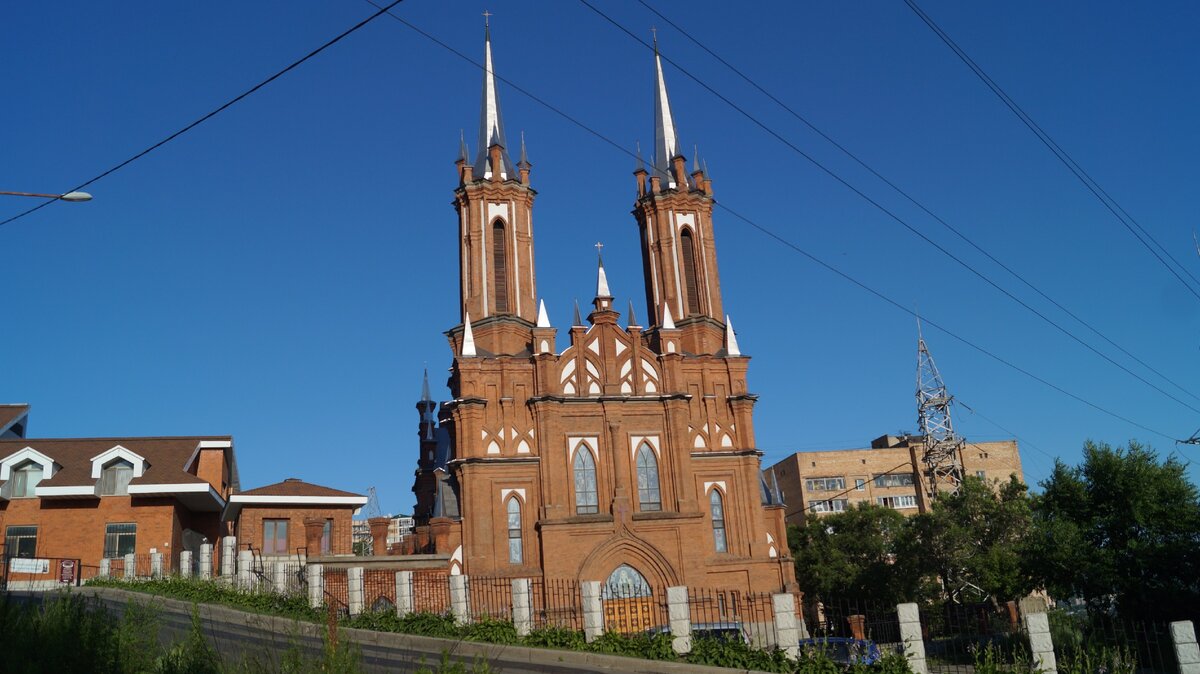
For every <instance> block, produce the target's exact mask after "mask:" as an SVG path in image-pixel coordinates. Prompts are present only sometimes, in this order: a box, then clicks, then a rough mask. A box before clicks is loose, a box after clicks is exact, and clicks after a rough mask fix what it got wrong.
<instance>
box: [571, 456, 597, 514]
mask: <svg viewBox="0 0 1200 674" xmlns="http://www.w3.org/2000/svg"><path fill="white" fill-rule="evenodd" d="M573 468H574V473H575V514H577V515H593V514H595V513H598V512H600V503H599V499H598V498H597V495H596V460H595V459H594V458H592V451H591V450H590V449H589V448H588V447H587V445H580V446H579V449H577V450H575V461H574V466H573Z"/></svg>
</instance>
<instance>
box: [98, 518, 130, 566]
mask: <svg viewBox="0 0 1200 674" xmlns="http://www.w3.org/2000/svg"><path fill="white" fill-rule="evenodd" d="M136 544H137V524H135V523H128V524H109V525H106V526H105V527H104V558H105V559H120V558H122V557H124V556H125V555H132V554H133V553H134V548H135V547H136Z"/></svg>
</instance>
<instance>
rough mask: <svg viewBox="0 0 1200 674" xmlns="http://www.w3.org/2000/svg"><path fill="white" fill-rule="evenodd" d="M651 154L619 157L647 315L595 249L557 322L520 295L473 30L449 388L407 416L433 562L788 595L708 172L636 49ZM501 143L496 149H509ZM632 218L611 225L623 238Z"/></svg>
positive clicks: (528, 237) (533, 297) (516, 175)
mask: <svg viewBox="0 0 1200 674" xmlns="http://www.w3.org/2000/svg"><path fill="white" fill-rule="evenodd" d="M654 66H655V69H656V70H655V75H656V77H655V88H654V123H655V152H654V155H653V157H652V160H651V162H650V166H649V168H648V169H647V168H646V167H643V166H641V165H640V164H641V162H639V166H638V168H637V170H636V171H635V172H634V175H635V177H636V181H637V195H638V196H637V200H636V202H635V204H634V216H635V222H636V232H637V235H638V237H639V241H640V245H641V251H642V259H643V264H644V271H645V281H644V282H645V291H646V304H647V307H648V311H647V312H646V324H645V325H642V324H641V323H640V321H639V320H638V318H636V317H635V316H634V311H633V306H632V304H631V305H630V307H629V312H628V313H627V314H626V315H625V317H624V319H625V320H624V323H625V325H624V326H622V325H621V320H620V319H621V318H622V316H621V314H620V313H618V312H617V311H616V310H615V309H614V307H613V297H612V294H611V293H610V292H609V288H608V281H607V278H606V276H605V270H604V265H603V261H602V260H600V261H599V264H598V266H597V281H596V293H595V299H593V300H592V306H591V311H590V312H589V313H588V314H587V316H586V317H581V316H580V312H579V310H578V307H576V310H575V316H574V320H573V321H572V322H571V324H570V325H569V326H566V329H565V334H562V335H560V334H559V328H556V327H554V326H553V325H552V324H551V322H550V320H549V318H548V315H547V312H546V308H545V305H544V304H543V303H541V302H539V298H538V293H537V285H536V283H537V275H536V273H535V271H534V255H533V248H534V245H533V244H534V242H533V238H534V234H533V206H534V198H535V196H536V194H537V193H536V192H535V191H534V189H533V188H532V186H531V184H530V173H531V168H532V166H531V164H530V163H529V161H528V159H527V157H526V153H525V148H524V143H522V146H521V148H520V155H519V157H518V160H517V161H516V163H514V162H513V161H512V159H511V156H510V152H509V146H508V144H507V141H506V137H505V133H504V123H503V121H502V117H501V111H500V101H499V98H498V96H497V89H496V82H495V79H494V77H493V74H492V73H493V71H492V50H491V39H490V35H488V36H487V37H486V38H485V71H484V78H483V102H482V111H481V120H480V126H479V148H478V152H477V154H476V155H475V156H474V157H471V156H470V154H469V152H468V149H467V147H466V144H465V142H464V143H463V144H462V147H461V150H460V155H459V157H458V161H457V162H456V164H457V167H458V186H457V188H456V189H455V190H454V206H455V209H456V211H457V216H458V222H457V232H458V236H457V239H458V246H459V259H460V274H459V280H460V285H461V315H462V319H463V322H462V324H461V325H458V326H456V327H453V328H451V329H450V330H449V331H448V332H447V333H446V335H447V337H448V338H449V341H450V346H451V349H452V351H453V353H454V360H453V363H452V364H451V368H450V373H451V374H450V378H449V381H448V385H449V388H450V400H448V401H446V402H443V403H441V404H440V406H439V405H437V404H436V403H435V402H434V401H433V400H432V398H431V397H430V395H429V389H428V382H426V387H425V394H424V395H423V396H422V398H423V399H422V400H421V401H420V402H418V403H417V409H418V411H419V412H420V430H419V433H420V438H421V439H420V457H419V459H418V464H417V471H416V480H415V484H414V486H413V491H414V492H415V493H416V499H417V502H416V508H415V513H414V515H415V518H416V524H417V529H416V532H417V535H416V536H415V537H414V541H415V543H414V544H413V545H410V547H409V550H407V551H408V552H425V553H438V554H443V555H446V554H448V555H449V560H448V564H449V565H450V572H451V573H466V574H470V575H475V576H512V577H531V576H542V577H545V578H569V579H579V580H601V581H605V580H607V581H608V582H609V584H610V585H612V584H614V583H618V582H619V583H622V584H626V585H628V584H632V585H645V586H652V587H664V586H670V585H689V586H696V587H711V588H730V589H740V590H743V591H751V592H768V591H773V592H774V591H780V590H785V589H786V590H794V589H796V588H795V578H794V572H793V567H792V560H791V557H790V555H789V552H788V549H787V536H786V532H785V528H784V527H785V525H784V509H783V504H782V503H781V499H780V498H779V496H778V489H777V488H776V489H772V488H770V487H769V486H768V484H767V482H766V481H765V480H764V479H763V474H762V471H761V466H760V463H759V459H760V456H761V452H760V451H759V450H758V449H756V447H755V441H754V420H753V410H754V403H755V400H756V396H755V395H754V394H753V393H751V392H750V391H749V389H748V387H747V383H746V372H747V368H748V366H749V360H750V359H749V358H748V357H747V356H744V355H742V353H741V351H740V350H739V348H738V344H737V340H736V338H735V336H734V332H733V329H732V327H731V326H730V324H729V320H728V317H727V316H726V315H725V314H724V313H723V307H722V303H721V284H720V277H719V275H718V270H717V247H716V241H715V239H714V231H713V222H712V211H713V203H714V202H713V197H712V181H711V180H709V178H708V177H707V176H706V175H705V172H704V170H702V169H701V168H700V167H698V166H694V167H693V168H692V170H691V171H690V172H689V170H688V168H687V162H686V160H685V158H684V156H683V155H682V153H681V151H680V145H679V139H678V137H677V135H676V129H675V122H674V119H673V117H672V114H671V105H670V101H669V99H668V96H667V88H666V83H665V81H664V78H663V72H662V64H661V61H660V59H659V58H658V56H657V54H656V55H655V64H654ZM513 154H515V153H513ZM633 231H634V228H633V227H630V234H631V236H632V233H633Z"/></svg>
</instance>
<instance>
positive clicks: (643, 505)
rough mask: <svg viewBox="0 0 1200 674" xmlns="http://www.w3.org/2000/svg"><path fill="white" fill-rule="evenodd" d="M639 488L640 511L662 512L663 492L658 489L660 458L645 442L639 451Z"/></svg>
mask: <svg viewBox="0 0 1200 674" xmlns="http://www.w3.org/2000/svg"><path fill="white" fill-rule="evenodd" d="M637 488H638V509H639V510H641V511H642V512H650V511H657V510H662V492H661V491H659V488H658V458H657V457H655V455H654V450H653V449H651V448H650V445H649V444H647V443H645V442H643V443H642V445H641V447H638V451H637Z"/></svg>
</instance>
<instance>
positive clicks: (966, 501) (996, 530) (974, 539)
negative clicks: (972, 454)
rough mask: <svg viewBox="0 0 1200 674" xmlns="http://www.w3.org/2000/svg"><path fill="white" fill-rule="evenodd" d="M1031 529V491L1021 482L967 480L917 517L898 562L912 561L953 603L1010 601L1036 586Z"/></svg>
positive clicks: (901, 542)
mask: <svg viewBox="0 0 1200 674" xmlns="http://www.w3.org/2000/svg"><path fill="white" fill-rule="evenodd" d="M1031 527H1032V509H1031V502H1030V498H1029V494H1028V489H1027V488H1026V486H1025V485H1024V484H1022V483H1021V482H1020V481H1019V480H1017V479H1016V477H1015V476H1014V477H1012V478H1010V479H1009V481H1008V482H1001V483H996V482H993V483H990V484H989V483H986V482H984V481H983V480H981V479H979V478H976V477H967V478H965V479H964V480H963V483H962V485H961V486H960V488H959V490H958V492H957V493H955V494H941V495H939V496H938V498H937V499H936V500H935V501H934V503H933V507H932V509H931V510H930V511H929V512H927V513H922V514H920V515H916V516H915V517H912V518H911V519H910V520H909V522H908V523H907V526H906V527H905V531H904V535H903V536H902V537H901V539H900V540H899V541H898V545H897V549H896V555H897V558H898V559H908V560H911V564H912V566H913V567H914V568H913V569H912V571H911V572H913V573H915V574H916V575H918V576H919V577H920V579H921V581H920V582H922V583H923V584H925V585H926V586H929V585H936V584H938V583H939V582H940V583H941V584H942V585H943V586H944V590H945V592H946V593H947V594H948V595H950V597H951V598H954V599H962V600H970V599H973V598H977V597H978V598H982V596H983V595H986V596H989V597H991V599H992V600H993V601H1006V600H1009V599H1015V598H1017V597H1021V596H1024V595H1026V594H1028V593H1029V592H1030V591H1031V590H1033V589H1034V588H1035V587H1036V586H1037V581H1036V579H1035V578H1034V577H1033V575H1032V574H1031V573H1030V570H1029V566H1028V565H1027V564H1026V563H1025V562H1024V556H1025V551H1026V547H1027V546H1028V543H1029V535H1030V530H1031Z"/></svg>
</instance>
